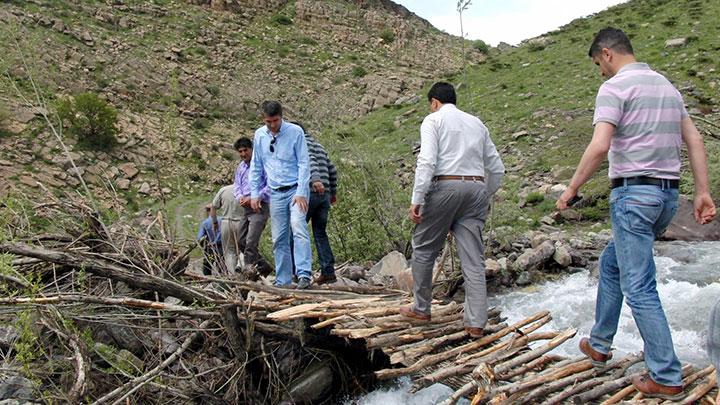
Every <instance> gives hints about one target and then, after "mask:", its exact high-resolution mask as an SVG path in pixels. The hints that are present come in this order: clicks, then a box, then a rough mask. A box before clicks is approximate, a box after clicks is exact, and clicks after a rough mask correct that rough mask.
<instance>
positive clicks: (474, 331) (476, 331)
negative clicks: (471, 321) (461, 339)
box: [465, 326, 485, 339]
mask: <svg viewBox="0 0 720 405" xmlns="http://www.w3.org/2000/svg"><path fill="white" fill-rule="evenodd" d="M465 333H467V334H468V335H470V337H471V338H474V339H477V338H481V337H483V336H485V330H484V329H483V328H473V327H472V326H466V327H465Z"/></svg>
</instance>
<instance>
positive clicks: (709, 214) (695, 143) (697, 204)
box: [682, 117, 716, 224]
mask: <svg viewBox="0 0 720 405" xmlns="http://www.w3.org/2000/svg"><path fill="white" fill-rule="evenodd" d="M682 139H683V142H685V145H687V149H688V158H689V159H690V168H691V169H692V173H693V180H694V181H695V195H694V202H693V205H694V210H693V214H694V216H695V221H696V222H697V223H698V224H707V223H709V222H710V221H712V220H713V218H715V213H716V212H715V203H714V202H713V200H712V197H711V196H710V182H709V180H708V167H707V155H706V153H705V145H704V144H703V140H702V135H700V132H699V131H698V130H697V128H696V127H695V124H694V123H693V122H692V119H690V117H685V118H684V119H683V120H682Z"/></svg>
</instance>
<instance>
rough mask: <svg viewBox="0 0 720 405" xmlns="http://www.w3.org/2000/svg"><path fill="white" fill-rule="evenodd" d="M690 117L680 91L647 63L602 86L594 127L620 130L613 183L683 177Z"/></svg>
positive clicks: (612, 154) (612, 157)
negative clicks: (638, 178) (601, 124)
mask: <svg viewBox="0 0 720 405" xmlns="http://www.w3.org/2000/svg"><path fill="white" fill-rule="evenodd" d="M687 116H688V113H687V111H686V110H685V104H684V102H683V99H682V96H681V95H680V92H678V91H677V89H676V88H675V86H673V85H672V84H671V83H670V81H668V80H667V79H666V78H665V77H664V76H663V75H661V74H659V73H657V72H655V71H653V70H652V69H650V67H649V66H648V65H647V64H645V63H630V64H627V65H625V66H623V67H622V69H620V70H619V71H618V72H617V74H615V76H613V77H611V78H610V79H608V80H607V81H606V82H605V83H603V84H602V86H600V90H599V91H598V95H597V100H596V101H595V116H594V118H593V125H595V124H597V123H598V122H608V123H610V124H613V125H615V127H616V131H615V134H614V135H613V138H612V141H611V143H610V151H609V152H608V161H609V162H610V169H609V170H608V175H609V177H610V178H611V179H614V178H622V177H633V176H649V177H656V178H664V179H678V178H680V147H681V145H682V124H681V122H682V120H683V119H684V118H685V117H687Z"/></svg>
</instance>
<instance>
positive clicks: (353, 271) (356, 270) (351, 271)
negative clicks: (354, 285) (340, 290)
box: [341, 266, 365, 281]
mask: <svg viewBox="0 0 720 405" xmlns="http://www.w3.org/2000/svg"><path fill="white" fill-rule="evenodd" d="M341 275H342V276H344V277H347V278H349V279H350V280H353V281H358V280H360V279H363V278H365V268H364V267H362V266H347V267H345V268H344V269H343V270H342V273H341Z"/></svg>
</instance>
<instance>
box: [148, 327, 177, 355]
mask: <svg viewBox="0 0 720 405" xmlns="http://www.w3.org/2000/svg"><path fill="white" fill-rule="evenodd" d="M149 335H150V337H152V341H153V342H154V343H157V341H158V340H160V347H161V348H162V351H163V352H164V353H165V354H172V353H173V352H174V351H176V350H177V349H179V348H180V345H179V344H178V341H177V339H175V337H173V336H172V335H170V334H169V333H168V332H160V331H157V330H154V331H151V332H150V333H149Z"/></svg>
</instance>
